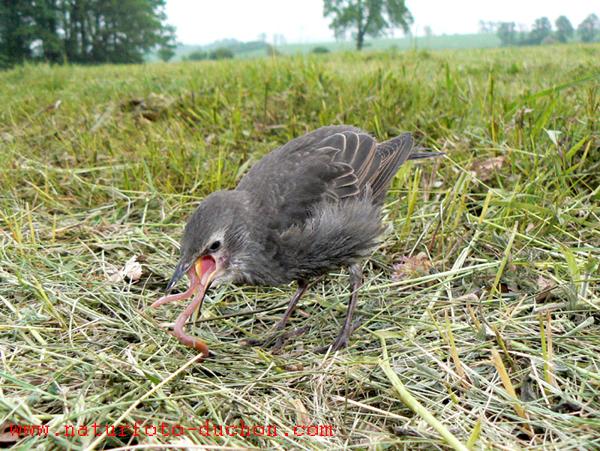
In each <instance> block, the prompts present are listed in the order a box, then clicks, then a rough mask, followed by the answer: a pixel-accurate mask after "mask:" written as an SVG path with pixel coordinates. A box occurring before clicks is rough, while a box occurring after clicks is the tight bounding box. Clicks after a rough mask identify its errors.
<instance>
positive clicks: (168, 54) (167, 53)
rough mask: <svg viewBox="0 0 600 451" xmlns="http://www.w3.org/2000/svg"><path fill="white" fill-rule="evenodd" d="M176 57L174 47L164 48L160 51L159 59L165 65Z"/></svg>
mask: <svg viewBox="0 0 600 451" xmlns="http://www.w3.org/2000/svg"><path fill="white" fill-rule="evenodd" d="M174 56H175V49H174V48H173V46H163V47H161V48H160V49H158V57H159V58H160V59H161V60H163V61H164V62H165V63H166V62H168V61H169V60H170V59H171V58H173V57H174Z"/></svg>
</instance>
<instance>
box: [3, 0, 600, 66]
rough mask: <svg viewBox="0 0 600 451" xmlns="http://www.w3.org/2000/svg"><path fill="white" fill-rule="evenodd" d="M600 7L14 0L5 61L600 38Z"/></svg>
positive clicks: (395, 0)
mask: <svg viewBox="0 0 600 451" xmlns="http://www.w3.org/2000/svg"><path fill="white" fill-rule="evenodd" d="M597 7H598V5H597V4H594V3H593V2H590V1H587V0H573V1H570V2H567V3H566V2H564V1H558V0H552V1H527V2H523V1H518V0H508V1H503V2H497V1H479V2H472V1H469V0H455V1H436V0H424V1H423V0H419V1H417V0H407V1H405V0H365V1H361V0H324V1H323V0H306V1H296V0H284V1H278V0H256V1H243V0H223V1H218V2H213V1H207V0H204V1H192V0H143V1H139V0H123V1H120V2H115V1H101V0H42V1H40V0H37V1H35V0H16V1H5V2H2V4H0V66H4V67H6V66H10V65H13V64H15V63H20V62H23V61H47V62H53V63H61V62H71V63H139V62H142V61H157V60H163V61H177V60H186V59H188V60H202V59H225V58H251V57H257V56H264V55H274V54H294V53H309V52H314V53H327V52H333V51H340V50H350V49H353V48H356V49H358V50H361V49H410V48H424V49H443V48H446V49H447V48H484V47H499V46H522V45H528V46H531V45H544V44H553V43H567V42H593V41H598V40H599V39H600V19H599V18H598V15H597V14H596V13H597Z"/></svg>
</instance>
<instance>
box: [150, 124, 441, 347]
mask: <svg viewBox="0 0 600 451" xmlns="http://www.w3.org/2000/svg"><path fill="white" fill-rule="evenodd" d="M438 155H441V154H440V153H421V152H413V139H412V136H411V135H410V133H405V134H403V135H401V136H398V137H396V138H393V139H391V140H389V141H385V142H383V143H381V144H378V143H377V142H376V141H375V139H374V138H373V137H372V136H370V135H369V134H367V133H365V132H364V131H362V130H360V129H358V128H356V127H351V126H346V125H340V126H329V127H322V128H319V129H317V130H315V131H313V132H311V133H308V134H306V135H303V136H300V137H298V138H295V139H293V140H292V141H290V142H288V143H287V144H285V145H283V146H282V147H279V148H278V149H276V150H274V151H272V152H271V153H269V154H268V155H266V156H265V157H264V158H262V159H261V160H260V161H259V162H258V163H256V164H255V165H254V166H253V167H252V169H251V170H250V171H249V172H248V173H247V174H246V175H245V176H244V177H243V178H242V180H241V181H240V183H239V184H238V186H237V188H236V189H234V190H223V191H217V192H214V193H212V194H210V195H209V196H208V197H206V198H205V199H204V200H203V201H202V202H201V203H200V205H199V206H198V208H197V209H196V211H194V213H193V214H192V216H191V217H190V218H189V220H188V222H187V224H186V226H185V230H184V233H183V239H182V240H181V258H180V260H179V263H178V264H177V267H176V268H175V272H174V274H173V277H172V278H171V280H170V282H169V284H168V286H167V292H169V291H170V290H171V289H172V288H173V286H174V285H175V284H176V283H177V282H178V281H179V280H180V279H181V278H182V277H183V275H184V274H187V275H188V277H189V279H190V285H189V287H188V289H187V290H186V291H185V292H184V293H180V294H175V295H170V296H165V297H162V298H161V299H159V300H158V301H156V302H155V303H154V304H152V306H153V307H158V306H159V305H163V304H166V303H168V302H172V301H177V300H182V299H187V298H189V297H191V296H192V295H194V292H196V291H197V293H196V296H195V297H194V299H193V301H192V303H191V304H190V305H189V306H188V307H187V308H186V309H185V310H184V312H183V313H182V314H181V315H180V316H179V317H178V318H177V321H176V323H175V327H174V335H175V336H176V337H177V338H178V339H179V341H181V343H183V344H185V345H187V346H191V347H194V348H196V349H197V350H199V351H200V352H202V353H203V354H204V355H205V356H207V355H208V347H207V346H206V344H205V343H203V342H202V341H200V340H198V339H197V338H194V337H191V336H189V335H187V334H186V333H185V332H184V330H183V326H184V324H185V322H186V321H187V320H188V318H189V317H190V316H191V315H192V313H193V312H194V311H195V310H196V309H197V308H198V307H199V306H201V304H202V300H203V298H204V295H205V293H206V290H207V289H208V288H209V286H210V285H211V283H213V282H215V281H219V282H232V283H236V284H248V285H267V286H276V285H286V284H289V283H290V282H296V283H297V286H298V288H297V290H296V293H295V294H294V295H293V296H292V298H291V300H290V302H289V305H288V307H287V310H286V312H285V314H284V315H283V318H282V319H281V320H280V321H279V322H278V323H277V325H276V326H275V329H276V331H281V330H282V329H283V328H284V327H285V325H286V323H287V321H288V319H289V317H290V315H291V314H292V311H293V310H294V307H295V306H296V303H297V302H298V300H299V299H300V298H301V297H302V295H303V294H304V293H305V291H306V290H307V287H308V285H309V283H310V282H311V281H314V280H315V279H317V278H319V277H320V276H323V275H326V274H328V273H329V272H331V271H333V270H336V269H339V268H341V267H345V268H347V269H348V271H349V274H350V283H351V287H352V293H351V295H350V300H349V304H348V310H347V312H346V318H345V320H344V324H343V326H342V328H341V331H340V332H339V335H338V336H337V338H336V339H335V341H334V342H333V344H332V345H331V351H336V350H338V349H340V348H343V347H345V346H346V345H347V344H348V339H349V337H350V334H351V333H352V330H353V324H352V315H353V313H354V310H355V308H356V304H357V300H358V289H359V288H360V286H361V284H362V269H361V261H363V260H364V259H365V258H366V257H368V256H369V255H370V253H371V252H372V251H373V250H374V249H375V248H376V247H377V244H378V237H379V236H380V235H381V232H382V224H381V214H380V210H381V205H382V204H383V201H384V198H385V195H386V192H387V190H388V187H389V185H390V182H391V180H392V178H393V177H394V175H395V174H396V171H397V170H398V168H399V167H400V165H401V164H402V163H404V162H405V161H406V160H412V159H419V158H428V157H432V156H438ZM271 341H272V340H271ZM279 344H281V343H279ZM327 348H329V347H325V348H322V349H321V350H326V349H327Z"/></svg>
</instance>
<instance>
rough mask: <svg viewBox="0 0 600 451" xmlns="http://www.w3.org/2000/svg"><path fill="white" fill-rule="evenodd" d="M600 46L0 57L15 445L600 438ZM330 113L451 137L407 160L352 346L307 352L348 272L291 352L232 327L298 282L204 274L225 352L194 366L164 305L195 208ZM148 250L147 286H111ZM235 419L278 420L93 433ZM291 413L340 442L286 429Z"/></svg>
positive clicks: (306, 316)
mask: <svg viewBox="0 0 600 451" xmlns="http://www.w3.org/2000/svg"><path fill="white" fill-rule="evenodd" d="M598 61H600V46H598V45H588V46H583V45H572V46H556V47H540V48H531V49H527V48H522V49H489V50H468V51H445V52H437V51H419V52H406V53H398V52H388V53H368V54H365V55H357V54H351V53H348V54H339V55H335V56H323V57H278V58H275V59H271V60H249V61H243V62H242V61H229V62H218V63H215V62H202V63H195V64H194V63H181V64H169V65H165V64H153V65H147V66H121V67H118V66H101V67H48V66H24V67H18V68H15V69H13V70H10V71H7V72H2V73H0V161H1V162H2V163H1V166H0V211H1V215H0V240H1V243H2V245H1V247H0V360H1V362H2V364H1V366H0V418H1V419H0V424H3V425H4V428H3V430H0V438H1V442H2V443H4V444H5V445H13V446H15V447H20V448H21V449H31V448H34V447H39V448H42V449H43V448H48V449H58V448H71V449H83V448H86V447H88V448H91V447H94V448H96V449H100V448H115V447H128V446H134V445H147V446H155V447H161V446H164V445H165V444H167V443H169V444H171V445H173V446H178V447H191V446H192V445H207V446H215V447H230V448H231V447H234V448H235V447H238V448H239V447H254V446H256V447H270V448H286V449H287V448H296V449H320V448H358V449H365V448H370V449H384V448H394V449H397V448H406V449H414V448H423V449H432V448H439V449H441V448H446V447H447V446H453V447H455V448H461V447H469V448H473V449H489V448H498V449H515V448H524V447H528V448H533V449H542V448H544V449H560V450H568V449H593V448H598V447H600V438H599V437H600V416H599V414H598V412H600V376H599V375H600V357H599V356H600V326H599V323H600V298H599V295H600V290H599V283H598V282H599V277H598V273H599V268H598V261H599V257H600V228H599V226H598V225H599V224H600V220H599V215H600V203H599V200H600V188H599V176H598V174H599V173H600V156H599V155H600V152H599V150H600V136H599V133H598V130H599V128H598V118H599V117H600V83H599V82H600V66H599V64H598ZM334 123H349V124H355V125H358V126H360V127H363V128H365V129H366V130H369V131H370V132H372V133H373V134H374V135H375V136H377V137H378V138H381V139H383V138H386V137H389V136H394V135H396V134H398V133H400V132H401V131H404V130H411V131H413V132H414V134H415V136H416V138H417V140H418V141H419V142H420V143H421V145H423V146H425V147H429V148H432V149H436V150H443V151H445V152H446V153H447V156H446V157H445V158H444V159H439V160H437V161H426V162H421V163H414V164H410V165H407V166H406V167H404V168H402V170H401V171H400V172H399V174H398V176H397V177H396V179H395V181H394V183H393V186H392V189H391V191H390V193H389V196H388V202H387V209H386V211H387V219H386V221H387V223H388V224H389V225H390V227H389V233H388V234H387V235H386V238H385V241H384V243H383V245H382V247H381V248H380V250H379V251H378V252H376V253H375V254H374V256H373V258H372V259H371V260H370V261H369V262H368V263H366V265H365V269H366V282H365V285H364V287H363V288H362V290H361V293H360V300H361V301H360V305H359V314H360V316H361V317H362V319H363V322H362V325H361V327H360V328H359V329H358V330H356V331H355V333H354V335H353V338H352V341H351V345H350V347H349V348H348V349H347V350H344V351H340V352H339V353H337V354H335V355H327V356H323V355H318V354H315V353H313V352H312V350H313V349H314V348H315V347H317V346H319V345H322V344H325V343H328V342H330V341H332V340H333V338H334V337H335V334H336V333H337V330H338V327H339V325H340V324H341V321H342V318H343V314H344V310H345V304H346V297H347V295H348V286H347V278H346V276H345V275H344V274H343V273H340V274H337V273H336V274H332V275H331V277H330V278H329V279H328V280H326V281H323V282H320V283H319V284H317V285H316V286H315V287H314V288H313V289H312V290H311V291H310V292H309V294H308V295H307V296H306V297H305V298H304V300H303V301H301V303H300V308H299V310H298V311H297V312H296V313H295V314H294V317H293V320H292V321H291V324H290V326H289V327H290V329H291V328H297V327H304V326H307V327H308V331H307V332H306V333H305V334H304V335H301V336H299V337H297V338H296V339H295V340H294V341H292V342H290V343H289V344H288V345H287V347H286V348H285V349H284V352H283V353H282V354H279V355H275V354H272V353H271V352H270V351H269V350H268V349H259V348H247V347H244V346H243V345H242V341H243V340H244V339H247V338H255V337H260V336H262V335H264V334H265V333H267V331H268V330H269V328H270V327H271V326H272V325H273V324H274V322H275V321H276V320H277V318H278V317H279V316H280V315H281V314H282V313H283V310H284V309H285V303H286V300H287V298H288V297H289V296H290V295H291V293H292V292H293V288H292V287H280V288H272V289H271V288H268V289H267V288H265V289H259V288H254V287H220V288H218V289H216V290H213V291H212V292H211V295H210V296H209V300H208V301H207V302H205V305H204V310H203V313H202V319H201V320H198V321H197V322H196V323H195V325H189V326H188V328H189V330H190V331H192V332H193V333H195V334H197V335H198V336H200V337H202V339H204V340H205V341H206V342H207V343H208V344H209V346H210V348H211V349H212V351H213V352H214V353H215V357H214V358H212V359H210V360H207V361H205V362H202V363H201V362H199V361H198V359H197V355H196V354H195V353H194V351H193V350H190V349H187V348H185V347H183V346H181V345H179V344H178V343H177V342H176V340H175V339H174V338H172V337H171V336H170V335H169V334H168V333H166V331H165V329H166V328H167V327H168V325H169V324H171V323H172V321H173V320H174V318H175V317H176V315H177V313H178V311H179V310H180V309H181V308H182V307H180V306H172V307H165V308H163V309H161V310H157V311H149V310H148V306H149V305H150V304H151V303H152V302H153V301H154V300H156V299H157V297H158V296H160V295H161V294H162V292H163V290H164V287H165V285H166V281H167V279H168V277H169V276H170V273H171V271H172V269H173V267H174V264H175V262H176V259H177V252H178V251H177V241H178V239H179V237H180V235H181V230H182V225H183V223H184V221H185V219H186V217H187V216H188V215H189V214H190V212H191V211H192V210H193V208H194V205H195V204H196V203H197V202H198V201H199V200H201V199H202V197H203V196H205V195H207V194H208V193H210V192H211V191H213V190H216V189H221V188H230V187H233V186H235V183H236V181H237V180H239V178H240V176H241V175H242V174H243V173H244V172H245V171H246V170H247V169H248V167H249V165H251V164H252V163H253V162H255V161H257V160H258V159H259V158H260V157H261V156H262V155H264V154H265V153H267V152H268V151H269V150H271V149H273V148H275V147H276V146H278V145H280V144H282V143H284V142H286V141H287V140H289V139H290V138H292V137H294V136H297V135H299V134H301V133H303V132H305V131H307V130H311V129H314V128H316V127H318V126H320V125H324V124H334ZM557 132H558V133H557ZM133 256H136V257H137V258H138V260H139V261H141V263H142V270H143V271H142V277H141V279H140V280H139V281H137V282H135V283H132V282H128V281H122V282H109V280H108V278H109V276H110V275H111V274H112V273H113V272H114V271H115V270H117V269H119V268H121V267H123V265H124V264H125V262H126V261H127V260H129V259H130V258H131V257H133ZM394 265H395V266H394ZM255 310H259V312H257V313H256V312H255V313H249V311H250V312H254V311H255ZM242 419H243V421H244V422H245V423H246V424H252V425H254V424H257V425H260V424H271V425H277V427H278V433H279V434H280V435H279V436H277V437H239V436H234V437H216V438H215V437H205V436H203V435H201V434H200V433H199V432H198V431H188V432H187V433H185V434H183V435H182V436H180V437H164V436H162V435H161V434H157V435H155V436H152V437H149V436H146V435H143V434H142V435H141V436H140V437H134V436H133V434H132V432H131V431H125V433H124V434H122V435H124V436H122V437H119V436H117V437H104V436H101V437H93V436H91V435H92V433H91V431H90V430H88V431H87V433H86V431H85V429H77V428H79V427H83V426H85V425H88V428H89V427H90V426H89V425H92V424H93V423H94V422H95V423H97V424H99V425H107V424H108V425H112V424H115V423H119V424H133V423H135V422H136V421H138V422H140V423H142V424H143V425H152V424H154V425H159V424H160V423H161V422H165V423H167V424H169V425H173V424H176V423H179V424H181V425H183V426H184V427H196V426H198V425H199V424H200V423H203V422H204V421H206V420H210V421H211V422H213V423H215V424H239V421H240V420H242ZM9 424H21V425H25V424H32V425H47V426H48V428H49V432H50V434H49V436H48V437H40V436H22V437H21V438H19V439H17V438H14V437H11V436H10V432H9V430H8V429H7V428H8V425H9ZM296 424H317V425H333V426H334V428H335V429H334V430H335V434H334V435H333V436H331V437H307V436H303V437H295V436H294V434H293V426H294V425H296ZM65 425H73V426H74V427H75V430H78V431H81V436H75V437H65V436H64V430H65ZM101 431H102V430H100V432H101ZM284 432H287V433H288V435H287V436H285V435H283V433H284ZM57 434H58V435H57ZM34 435H35V434H34ZM449 444H450V445H449Z"/></svg>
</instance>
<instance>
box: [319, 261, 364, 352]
mask: <svg viewBox="0 0 600 451" xmlns="http://www.w3.org/2000/svg"><path fill="white" fill-rule="evenodd" d="M348 272H349V273H350V285H351V287H352V293H351V294H350V302H349V303H348V310H346V318H345V319H344V325H343V326H342V329H341V330H340V333H339V335H338V336H337V338H336V339H335V341H334V342H333V343H332V344H331V346H322V347H320V348H317V349H316V352H319V353H325V352H327V350H328V349H329V348H331V352H335V351H337V350H339V349H342V348H345V347H346V346H348V340H349V339H350V335H351V334H352V332H354V329H356V328H357V327H358V324H353V323H352V315H353V314H354V310H355V309H356V304H357V303H358V290H359V289H360V287H361V286H362V269H361V267H360V265H358V264H354V265H352V266H350V267H349V268H348Z"/></svg>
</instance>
